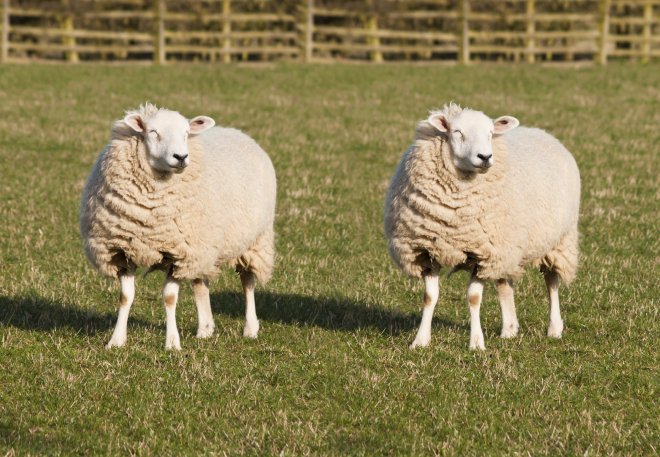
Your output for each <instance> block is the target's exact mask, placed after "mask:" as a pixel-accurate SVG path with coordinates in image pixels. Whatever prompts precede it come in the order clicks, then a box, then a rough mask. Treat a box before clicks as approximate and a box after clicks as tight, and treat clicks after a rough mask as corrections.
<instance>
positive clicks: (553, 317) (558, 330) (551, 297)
mask: <svg viewBox="0 0 660 457" xmlns="http://www.w3.org/2000/svg"><path fill="white" fill-rule="evenodd" d="M543 276H544V277H545V285H546V287H547V288H548V302H549V304H550V324H549V325H548V336H549V337H552V338H561V334H562V332H563V331H564V322H563V321H562V320H561V313H560V311H559V275H558V274H557V272H556V271H551V270H543Z"/></svg>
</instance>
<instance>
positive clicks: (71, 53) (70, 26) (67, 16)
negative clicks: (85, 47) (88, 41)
mask: <svg viewBox="0 0 660 457" xmlns="http://www.w3.org/2000/svg"><path fill="white" fill-rule="evenodd" d="M63 6H64V10H65V13H64V16H63V17H62V18H61V22H60V24H61V26H62V28H63V29H64V30H65V31H66V32H67V34H66V35H64V44H65V45H66V46H68V47H70V48H73V49H70V50H67V51H66V60H67V62H72V63H78V51H77V50H76V49H75V46H76V37H75V36H74V35H73V32H74V31H75V26H74V22H73V13H72V12H71V1H70V0H64V4H63Z"/></svg>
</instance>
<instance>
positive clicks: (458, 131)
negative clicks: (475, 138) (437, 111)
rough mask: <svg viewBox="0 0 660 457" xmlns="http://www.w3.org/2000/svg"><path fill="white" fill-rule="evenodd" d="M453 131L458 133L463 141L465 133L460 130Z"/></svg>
mask: <svg viewBox="0 0 660 457" xmlns="http://www.w3.org/2000/svg"><path fill="white" fill-rule="evenodd" d="M454 133H458V134H459V135H460V136H461V141H465V135H463V132H461V131H460V130H454Z"/></svg>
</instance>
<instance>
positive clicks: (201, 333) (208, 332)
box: [197, 325, 215, 338]
mask: <svg viewBox="0 0 660 457" xmlns="http://www.w3.org/2000/svg"><path fill="white" fill-rule="evenodd" d="M214 331H215V326H213V325H207V326H206V327H200V328H198V329H197V338H209V337H210V336H212V335H213V332H214Z"/></svg>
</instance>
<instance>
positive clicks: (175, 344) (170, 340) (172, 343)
mask: <svg viewBox="0 0 660 457" xmlns="http://www.w3.org/2000/svg"><path fill="white" fill-rule="evenodd" d="M165 349H174V350H177V351H180V350H181V343H180V342H179V335H178V334H177V335H170V336H168V337H167V338H166V339H165Z"/></svg>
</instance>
